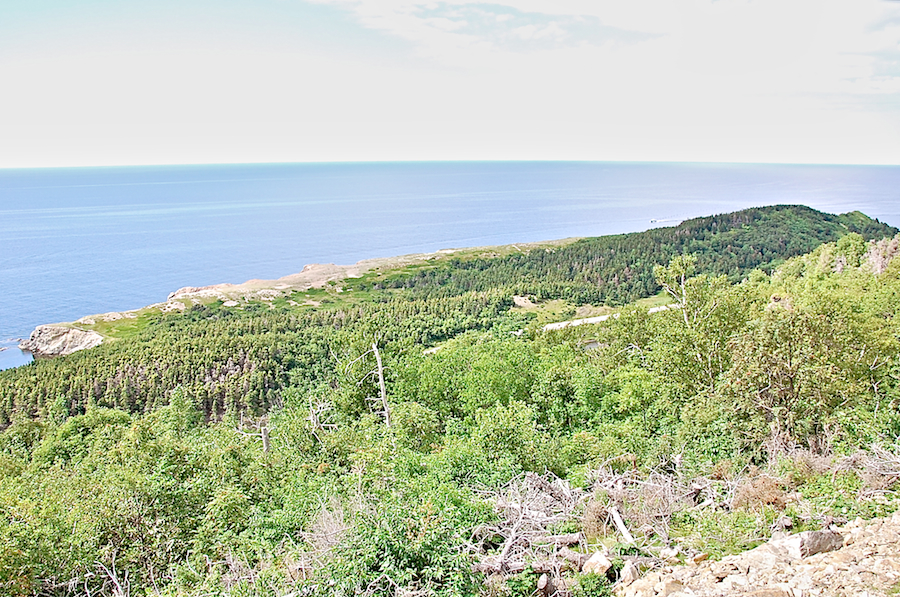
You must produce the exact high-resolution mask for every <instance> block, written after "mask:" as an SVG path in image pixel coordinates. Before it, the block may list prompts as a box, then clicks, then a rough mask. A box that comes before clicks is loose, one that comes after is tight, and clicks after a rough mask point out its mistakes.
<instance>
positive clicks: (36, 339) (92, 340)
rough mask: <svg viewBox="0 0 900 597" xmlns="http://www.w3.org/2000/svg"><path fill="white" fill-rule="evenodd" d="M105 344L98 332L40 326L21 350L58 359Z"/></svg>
mask: <svg viewBox="0 0 900 597" xmlns="http://www.w3.org/2000/svg"><path fill="white" fill-rule="evenodd" d="M101 342H103V336H101V335H100V334H98V333H97V332H91V331H87V330H79V329H77V328H69V327H65V326H61V325H39V326H38V327H36V328H35V329H34V331H33V332H31V337H29V338H28V340H25V341H23V342H22V343H21V344H19V348H21V349H22V350H25V351H28V352H30V353H32V354H34V355H35V356H39V357H58V356H63V355H67V354H71V353H73V352H76V351H78V350H85V349H86V348H93V347H95V346H98V345H99V344H100V343H101Z"/></svg>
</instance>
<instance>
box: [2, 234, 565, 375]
mask: <svg viewBox="0 0 900 597" xmlns="http://www.w3.org/2000/svg"><path fill="white" fill-rule="evenodd" d="M577 240H580V237H570V238H563V239H558V240H548V241H538V242H526V243H514V244H509V245H489V246H481V247H465V248H451V249H440V250H437V251H434V252H431V253H411V254H407V255H398V256H394V257H376V258H372V259H363V260H360V261H357V262H356V263H354V264H351V265H336V264H333V263H324V264H323V263H311V264H307V265H305V266H304V267H303V269H302V270H301V271H299V272H297V273H293V274H288V275H286V276H282V277H281V278H277V279H274V280H262V279H255V278H254V279H250V280H247V281H245V282H242V283H240V284H232V283H221V284H213V285H209V286H199V287H198V286H185V287H182V288H179V289H177V290H175V291H173V292H171V293H169V295H168V296H167V297H166V300H165V301H163V302H159V303H152V304H150V305H147V306H145V307H141V308H139V309H130V310H126V311H110V312H106V313H99V314H94V315H85V316H83V317H81V318H79V319H77V320H75V321H71V322H58V323H47V324H41V325H38V326H37V327H35V328H34V330H33V331H32V332H31V335H30V337H29V338H27V339H13V340H15V341H18V348H19V349H20V350H22V351H23V352H26V353H30V354H32V355H34V356H36V357H53V356H64V355H67V354H71V353H73V352H76V351H79V350H85V349H87V348H93V347H94V346H98V345H100V344H101V343H103V342H105V341H107V340H110V339H112V338H114V337H115V334H111V333H110V332H112V331H113V330H114V328H115V327H116V325H117V322H121V323H124V322H122V320H133V321H134V320H138V319H139V318H141V317H142V316H146V315H148V314H153V313H170V312H173V311H184V310H185V309H187V308H189V307H192V306H194V305H200V304H205V303H210V302H214V301H221V302H222V303H223V305H224V306H226V307H231V308H240V307H242V306H243V305H246V304H247V303H249V302H251V301H261V302H264V303H269V304H272V303H273V302H274V301H276V300H278V299H285V298H287V297H290V296H291V295H292V294H293V293H298V292H308V291H321V290H323V289H327V290H328V292H334V293H336V294H340V293H342V292H344V288H343V287H342V286H341V285H340V282H341V281H343V280H347V279H355V278H360V277H362V276H365V275H370V274H376V275H377V274H379V273H387V272H391V271H396V270H399V269H402V268H405V267H410V266H422V265H427V264H429V263H437V262H439V261H441V260H445V259H449V258H458V257H498V256H500V255H504V254H510V253H516V252H520V253H524V252H528V251H530V250H533V249H536V248H541V249H549V248H554V247H560V246H565V245H568V244H571V243H573V242H576V241H577ZM290 302H291V304H292V305H293V306H318V305H319V302H318V301H316V300H313V299H306V300H305V301H304V302H299V303H298V302H296V301H290ZM4 348H11V347H4Z"/></svg>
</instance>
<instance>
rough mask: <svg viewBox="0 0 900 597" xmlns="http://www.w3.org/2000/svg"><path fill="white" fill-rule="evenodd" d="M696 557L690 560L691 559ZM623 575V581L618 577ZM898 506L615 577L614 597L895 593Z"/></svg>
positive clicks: (899, 568)
mask: <svg viewBox="0 0 900 597" xmlns="http://www.w3.org/2000/svg"><path fill="white" fill-rule="evenodd" d="M696 560H697V559H696V558H695V561H696ZM623 580H624V579H623ZM898 583H900V512H898V513H896V514H894V516H893V517H892V518H889V519H878V520H872V521H868V522H866V521H863V520H861V519H857V520H856V521H854V522H851V523H850V524H848V525H846V526H845V527H832V528H831V529H830V530H824V531H811V532H805V533H798V534H796V535H790V536H787V535H784V534H776V536H774V537H773V538H772V539H771V540H770V541H769V542H767V543H764V544H762V545H760V546H759V547H757V548H755V549H751V550H750V551H747V552H744V553H741V554H737V555H734V556H729V557H727V558H724V559H722V560H721V561H718V562H712V561H709V560H706V561H699V562H697V563H694V564H689V565H686V566H670V567H667V568H664V569H662V570H658V571H654V572H650V573H648V574H646V575H645V576H644V577H643V578H640V579H637V580H634V581H632V582H620V583H619V585H618V586H617V589H616V594H617V595H618V596H619V597H660V596H666V597H686V596H696V597H725V596H735V597H736V596H738V595H745V596H748V597H749V596H751V595H752V596H755V597H812V596H822V597H832V596H834V597H836V596H838V595H841V596H844V595H859V596H863V595H866V596H868V597H876V596H878V597H881V596H886V595H894V594H896V587H897V586H898Z"/></svg>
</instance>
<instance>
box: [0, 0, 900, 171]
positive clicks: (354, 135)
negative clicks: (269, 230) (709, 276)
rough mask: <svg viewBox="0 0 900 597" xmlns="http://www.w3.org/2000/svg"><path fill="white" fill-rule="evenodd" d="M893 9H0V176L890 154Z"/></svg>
mask: <svg viewBox="0 0 900 597" xmlns="http://www.w3.org/2000/svg"><path fill="white" fill-rule="evenodd" d="M898 44H900V2H896V1H893V2H892V1H888V0H497V1H495V2H468V1H465V0H449V1H446V2H430V1H427V0H313V1H304V0H152V1H151V0H142V1H140V2H137V1H130V0H108V1H103V0H95V1H91V0H0V167H20V166H59V165H112V164H171V163H210V162H273V161H335V160H338V161H355V160H438V159H479V160H480V159H575V160H678V161H752V162H760V161H763V162H823V163H872V164H876V163H881V164H885V163H886V164H900V45H898Z"/></svg>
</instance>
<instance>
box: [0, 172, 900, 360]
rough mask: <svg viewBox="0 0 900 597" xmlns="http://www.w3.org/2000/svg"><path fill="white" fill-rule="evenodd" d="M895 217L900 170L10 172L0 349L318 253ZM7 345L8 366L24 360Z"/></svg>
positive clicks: (276, 270) (274, 271)
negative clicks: (770, 215) (750, 218)
mask: <svg viewBox="0 0 900 597" xmlns="http://www.w3.org/2000/svg"><path fill="white" fill-rule="evenodd" d="M777 203H801V204H805V205H809V206H810V207H813V208H816V209H820V210H823V211H827V212H832V213H837V212H846V211H850V210H856V209H858V210H861V211H863V212H864V213H866V214H868V215H870V216H872V217H876V218H878V219H880V220H882V221H885V222H888V223H890V224H893V225H895V226H900V167H879V166H805V165H731V164H728V165H726V164H653V163H602V162H437V163H435V162H421V163H374V164H373V163H353V164H267V165H207V166H165V167H162V166H160V167H157V166H153V167H117V168H61V169H23V170H0V289H2V292H0V347H14V346H15V344H16V342H15V339H16V338H21V337H26V336H27V335H28V334H29V333H30V332H31V330H32V329H33V328H34V326H36V325H38V324H42V323H51V322H58V321H72V320H74V319H77V318H79V317H81V316H84V315H89V314H94V313H102V312H107V311H121V310H126V309H136V308H139V307H142V306H144V305H147V304H150V303H154V302H159V301H163V300H165V298H166V296H167V295H168V294H169V293H170V292H171V291H173V290H175V289H177V288H180V287H182V286H203V285H207V284H216V283H221V282H235V283H239V282H243V281H245V280H247V279H250V278H264V279H271V278H278V277H281V276H284V275H287V274H291V273H294V272H298V271H300V270H301V269H302V268H303V266H304V265H305V264H307V263H328V262H333V263H342V264H345V263H352V262H355V261H358V260H360V259H366V258H371V257H384V256H392V255H400V254H406V253H415V252H426V251H435V250H438V249H442V248H451V247H466V246H478V245H492V244H506V243H513V242H527V241H538V240H549V239H555V238H564V237H570V236H594V235H602V234H613V233H620V232H632V231H637V230H644V229H647V228H650V227H652V226H663V225H674V224H676V223H677V222H679V221H680V220H683V219H686V218H690V217H695V216H701V215H709V214H713V213H722V212H728V211H733V210H736V209H741V208H744V207H750V206H761V205H771V204H777ZM29 358H30V357H29V356H28V355H25V354H22V353H21V352H20V351H19V350H18V349H15V348H10V349H9V350H5V351H0V369H2V368H8V367H11V366H16V365H19V364H22V363H24V362H27V360H28V359H29Z"/></svg>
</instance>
